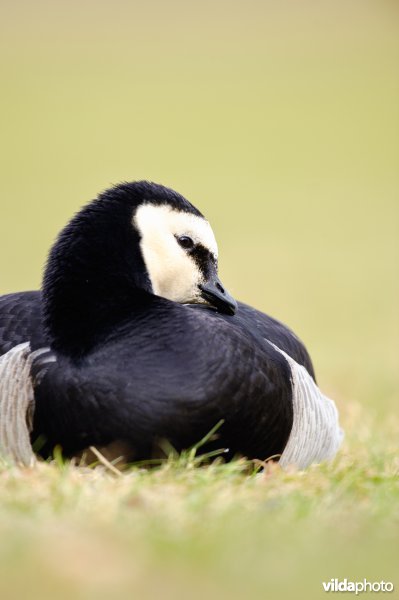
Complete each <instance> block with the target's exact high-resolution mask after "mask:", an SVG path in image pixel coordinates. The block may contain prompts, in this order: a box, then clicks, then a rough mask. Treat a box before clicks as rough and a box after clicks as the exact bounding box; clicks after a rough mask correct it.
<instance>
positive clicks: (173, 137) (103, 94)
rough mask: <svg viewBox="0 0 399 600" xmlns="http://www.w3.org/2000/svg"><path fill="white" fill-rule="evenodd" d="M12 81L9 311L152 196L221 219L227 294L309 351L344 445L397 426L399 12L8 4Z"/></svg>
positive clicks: (1, 281) (2, 208)
mask: <svg viewBox="0 0 399 600" xmlns="http://www.w3.org/2000/svg"><path fill="white" fill-rule="evenodd" d="M0 64H1V94H0V118H1V127H0V132H1V135H0V155H1V177H0V293H7V292H11V291H16V290H24V289H31V288H37V287H38V286H39V285H40V280H41V274H42V268H43V263H44V261H45V258H46V254H47V251H48V249H49V247H50V245H51V243H52V241H53V240H54V237H55V236H56V234H57V232H58V231H59V230H60V228H61V227H62V226H63V225H64V224H65V222H66V221H67V220H68V219H69V218H70V217H71V215H72V214H73V213H74V212H75V211H77V210H78V209H79V207H80V206H81V205H82V204H84V203H85V202H86V201H88V200H89V199H91V198H93V197H95V196H96V194H97V193H98V192H99V191H101V190H102V189H104V188H105V187H107V186H109V185H111V184H113V183H117V182H119V181H121V180H135V179H143V178H147V179H151V180H153V181H156V182H160V183H163V184H165V185H169V186H171V187H173V188H175V189H176V190H178V191H180V192H181V193H183V194H184V195H186V196H187V197H188V198H189V199H190V200H191V201H192V202H193V203H195V204H196V205H197V206H198V207H199V208H200V209H201V210H202V211H203V212H204V213H205V214H206V216H207V217H208V219H209V220H210V221H211V223H212V225H213V227H214V230H215V233H216V236H217V239H218V242H219V247H220V264H221V275H222V279H223V281H224V283H225V285H226V286H227V287H228V288H229V289H230V290H231V292H232V293H233V294H234V295H235V296H236V297H237V298H239V299H241V300H244V301H247V302H248V303H250V304H252V305H254V306H256V307H259V308H260V309H262V310H264V311H267V312H269V313H270V314H272V315H274V316H276V317H278V318H280V319H281V320H283V321H284V322H286V323H288V324H289V325H290V326H291V327H292V328H293V329H294V330H295V331H296V332H297V333H298V334H299V335H300V336H301V337H302V338H303V339H304V341H305V342H306V343H307V345H308V347H309V349H310V351H311V354H312V356H313V359H314V362H315V366H316V371H317V373H318V379H319V382H320V384H321V386H322V388H323V389H324V390H325V391H327V392H328V393H329V394H330V395H332V396H333V397H334V398H335V399H336V400H337V403H338V405H339V407H340V408H341V410H342V413H343V418H344V421H345V424H346V427H347V429H348V428H349V429H350V427H353V428H354V430H356V429H357V428H358V426H359V422H362V423H363V420H364V417H363V415H364V414H367V413H369V414H370V413H371V414H373V413H374V414H375V416H376V417H377V421H376V422H377V423H378V422H379V420H380V421H381V422H382V421H383V420H384V419H386V418H387V417H389V416H390V414H391V413H392V412H396V413H397V400H398V398H397V389H398V372H399V369H398V352H399V350H398V346H399V342H398V340H399V326H398V305H399V302H398V301H399V292H398V266H399V256H398V254H399V251H398V249H399V246H398V221H399V217H398V197H399V175H398V166H399V76H398V73H399V70H398V69H399V5H398V3H397V2H396V1H395V0H331V1H326V0H314V1H310V0H300V1H297V0H288V1H287V0H282V1H274V2H272V1H271V0H264V1H260V0H248V1H246V2H244V1H242V0H241V1H235V0H230V1H227V0H214V1H210V0H203V1H202V2H194V1H191V2H189V1H187V0H186V1H181V2H178V1H176V0H172V1H165V2H163V1H161V0H150V1H147V2H136V1H133V0H132V1H130V2H129V1H127V0H126V1H123V0H113V1H112V2H111V1H104V0H80V1H77V0H69V1H68V2H66V1H62V2H60V1H56V0H53V1H47V2H45V1H43V0H36V1H35V2H31V1H28V0H26V1H20V0H13V1H11V0H3V1H2V2H1V17H0ZM353 401H355V402H357V403H359V405H360V410H359V413H358V417H357V418H352V420H350V419H348V417H347V410H348V409H347V407H348V406H351V405H352V404H351V403H352V402H353ZM349 433H350V432H349ZM349 454H350V453H349ZM354 477H355V475H354ZM326 485H327V484H326ZM353 485H354V484H353ZM384 497H385V496H384ZM381 498H382V496H381ZM351 519H352V517H350V518H349V519H348V521H347V523H346V525H345V527H346V528H347V529H346V530H350V527H349V526H348V523H350V522H351ZM205 520H206V519H205ZM287 527H288V526H287ZM288 528H289V529H290V527H288ZM315 528H316V529H317V525H315ZM361 531H363V530H361ZM348 535H351V534H350V533H348ZM353 535H355V534H353ZM367 535H368V534H366V533H365V530H364V531H363V533H360V534H359V539H358V540H355V541H353V540H352V541H353V546H348V548H349V550H348V552H349V553H350V554H351V556H353V560H354V561H355V558H356V556H357V552H358V551H360V549H363V551H364V553H365V555H367V554H368V553H369V550H370V549H371V548H372V546H373V542H370V546H367V543H366V545H364V542H366V539H367ZM373 535H375V538H373V539H377V538H378V534H377V533H375V531H374V534H373ZM315 539H316V537H314V538H313V541H314V540H315ZM347 539H349V538H345V540H347ZM351 539H352V538H351ZM378 539H379V538H378ZM303 540H304V547H305V546H306V543H305V542H306V536H305V534H304V537H303ZM320 540H321V541H320ZM320 540H319V542H317V541H316V542H315V544H316V546H315V547H316V548H317V547H318V545H317V544H320V547H323V545H324V544H325V543H326V544H328V536H327V535H326V533H325V532H322V533H321V535H320ZM264 541H265V544H266V545H267V539H266V538H265V540H264ZM342 543H343V545H344V546H345V545H346V541H344V542H342ZM376 544H377V542H376ZM378 544H380V545H378ZM378 544H377V545H376V548H377V549H376V553H377V554H378V555H379V550H378V548H380V547H381V548H384V547H385V546H384V544H385V542H384V540H383V538H381V539H380V541H379V542H378ZM370 551H371V550H370ZM284 552H285V551H284ZM316 554H317V552H316ZM339 554H340V551H338V553H337V556H338V555H339ZM295 556H296V554H295V552H294V555H291V560H292V565H294V564H296V562H295V560H294V559H295ZM373 556H374V555H373V554H371V555H370V564H372V563H373V562H374V558H373ZM384 563H385V564H387V563H386V560H385V558H382V554H381V562H378V568H377V567H376V577H377V576H378V575H379V574H383V571H382V566H381V565H382V564H384ZM309 564H310V563H309ZM309 564H307V567H306V568H307V569H308V568H309ZM354 564H355V563H354ZM374 564H376V563H375V562H374ZM352 566H353V565H352ZM283 567H284V561H283V562H281V569H282V578H284V572H285V571H284V568H283ZM298 568H299V567H298ZM300 570H301V569H300ZM304 572H306V573H308V574H309V570H307V571H306V569H305V571H304ZM327 572H328V577H335V576H336V575H335V573H336V571H335V572H333V571H328V569H327ZM341 574H342V575H344V574H345V570H344V569H343V571H342V572H341ZM357 574H358V576H359V577H367V576H368V572H365V570H364V569H363V571H362V569H361V568H360V570H359V571H358V573H357ZM384 574H385V576H387V575H388V576H389V569H388V572H387V573H384ZM391 576H393V573H392V574H391ZM309 577H310V574H309ZM386 578H387V577H386ZM319 579H320V578H319ZM319 579H317V577H316V580H317V586H320V585H321V584H320V581H319ZM314 583H315V582H314V581H313V584H314ZM397 583H398V585H399V582H397ZM312 597H313V596H312Z"/></svg>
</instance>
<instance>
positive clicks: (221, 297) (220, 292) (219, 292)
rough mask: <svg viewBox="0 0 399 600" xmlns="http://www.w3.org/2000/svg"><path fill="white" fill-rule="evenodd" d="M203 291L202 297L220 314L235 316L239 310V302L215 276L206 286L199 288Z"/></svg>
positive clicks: (202, 285)
mask: <svg viewBox="0 0 399 600" xmlns="http://www.w3.org/2000/svg"><path fill="white" fill-rule="evenodd" d="M199 288H200V290H201V296H202V297H203V298H204V300H206V301H207V302H209V304H210V305H211V306H214V307H215V308H216V309H217V310H218V311H219V312H221V313H225V314H226V315H234V314H235V313H236V310H237V302H236V301H235V300H234V298H233V297H232V296H230V294H229V293H228V291H227V290H225V288H224V287H223V285H222V283H221V281H220V279H219V278H218V277H217V276H216V275H213V277H212V278H211V279H210V280H209V281H207V282H206V283H204V284H201V285H200V286H199Z"/></svg>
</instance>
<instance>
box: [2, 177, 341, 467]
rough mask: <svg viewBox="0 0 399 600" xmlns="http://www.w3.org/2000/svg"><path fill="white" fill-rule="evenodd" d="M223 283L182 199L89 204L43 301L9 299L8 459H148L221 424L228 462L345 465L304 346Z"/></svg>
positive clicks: (60, 247)
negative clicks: (103, 454)
mask: <svg viewBox="0 0 399 600" xmlns="http://www.w3.org/2000/svg"><path fill="white" fill-rule="evenodd" d="M217 271H218V248H217V244H216V240H215V237H214V234H213V232H212V229H211V227H210V225H209V223H208V222H207V221H206V220H205V218H204V217H203V215H202V214H201V213H200V212H199V211H198V210H197V209H196V208H195V207H194V206H193V205H192V204H191V203H190V202H188V201H187V200H186V199H185V198H184V197H182V196H181V195H179V194H178V193H176V192H174V191H173V190H170V189H168V188H165V187H163V186H161V185H157V184H154V183H149V182H145V181H143V182H134V183H123V184H121V185H118V186H116V187H114V188H112V189H109V190H107V191H106V192H104V193H102V194H101V195H100V196H99V197H98V198H97V199H95V200H94V201H92V202H90V203H89V204H88V205H87V206H85V207H84V208H83V209H82V210H81V211H80V212H79V213H78V214H77V215H76V216H75V217H74V218H73V219H72V220H71V222H70V223H69V224H68V225H67V226H66V227H65V229H64V230H63V231H62V232H61V234H60V235H59V237H58V239H57V240H56V242H55V244H54V246H53V248H52V249H51V251H50V255H49V258H48V262H47V266H46V269H45V275H44V280H43V286H42V290H41V292H39V291H37V292H26V293H17V294H10V295H7V296H3V297H1V298H0V355H2V356H0V450H2V451H3V453H5V454H7V453H8V455H9V456H11V457H12V458H14V459H15V460H17V462H22V463H25V464H26V463H29V462H32V456H33V455H32V452H31V449H30V443H29V435H28V433H29V432H30V439H31V440H32V441H34V440H35V439H37V438H38V437H39V436H41V437H42V438H43V439H45V444H44V446H43V447H42V449H41V454H42V455H43V456H46V455H48V454H49V453H51V451H52V449H53V448H54V446H55V445H57V444H60V445H61V446H62V448H63V450H64V452H65V453H66V454H67V455H73V454H74V453H76V452H78V451H81V450H82V449H84V448H87V447H89V446H101V447H103V446H106V445H108V444H111V443H112V442H115V441H121V442H123V443H124V444H125V446H126V445H127V446H128V448H129V449H130V452H131V456H130V458H134V459H145V458H148V457H150V456H151V455H152V454H153V452H154V449H156V448H157V446H158V445H159V443H160V440H163V439H167V440H168V441H169V443H170V444H172V446H173V447H174V448H175V449H177V450H181V449H183V448H187V447H189V446H191V445H193V444H195V443H196V442H198V440H200V439H201V438H202V437H203V436H205V435H206V434H207V433H208V432H209V431H210V430H211V429H212V428H213V427H214V426H215V424H216V423H218V422H220V421H221V420H222V421H223V424H222V426H221V427H220V429H219V431H218V437H217V439H216V441H214V442H210V444H212V443H213V444H214V445H215V446H216V447H218V448H226V449H228V451H227V458H229V457H232V456H234V455H236V454H241V455H244V456H247V457H253V458H258V459H263V460H264V459H267V458H269V457H276V456H277V457H281V463H282V464H283V466H286V465H288V464H296V465H297V466H298V467H300V468H302V467H306V466H307V465H308V464H310V463H312V462H315V461H320V460H323V459H329V458H332V457H333V456H334V455H335V453H336V451H337V449H338V447H339V445H340V441H341V437H342V432H341V430H340V428H339V425H338V417H337V411H336V409H335V405H334V403H333V402H332V401H331V400H329V399H328V398H326V397H325V396H323V395H322V394H321V392H320V391H319V389H318V388H317V386H316V383H315V378H314V371H313V366H312V363H311V360H310V358H309V355H308V353H307V351H306V349H305V347H304V346H303V344H302V343H301V341H300V340H299V339H298V338H297V337H296V336H295V335H294V334H293V333H292V331H290V329H288V328H287V327H286V326H285V325H283V324H282V323H280V322H278V321H276V320H275V319H273V318H271V317H269V316H267V315H265V314H263V313H261V312H259V311H257V310H255V309H254V308H251V307H250V306H247V305H246V304H243V303H241V302H236V301H235V300H234V299H233V298H232V297H231V296H230V294H229V293H228V292H227V291H226V289H225V287H224V286H223V285H222V283H221V282H220V280H219V278H218V274H217ZM32 413H33V414H32ZM10 415H11V417H12V415H14V416H13V417H12V419H11V420H12V423H11V424H10V422H9V421H10V418H11V417H10ZM27 415H28V417H29V418H27ZM28 430H29V431H28Z"/></svg>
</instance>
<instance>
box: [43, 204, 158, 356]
mask: <svg viewBox="0 0 399 600" xmlns="http://www.w3.org/2000/svg"><path fill="white" fill-rule="evenodd" d="M132 218H133V217H132V207H131V206H129V204H127V203H123V202H120V203H117V202H115V200H114V201H113V203H112V210H110V205H109V202H107V201H106V200H103V201H101V200H100V201H96V202H94V203H92V204H90V205H88V206H87V207H86V208H85V209H83V211H81V213H79V214H78V215H77V216H76V217H75V218H74V219H73V220H72V221H71V222H70V223H69V225H67V227H66V228H65V229H64V230H63V231H62V233H61V234H60V236H59V238H58V240H57V241H56V243H55V245H54V247H53V248H52V250H51V252H50V256H49V260H48V263H47V268H46V272H45V276H44V282H43V311H44V323H45V327H46V329H47V333H48V336H49V339H50V343H51V345H52V347H53V348H54V349H55V350H57V351H59V352H62V353H64V354H67V355H70V356H73V357H79V356H82V355H84V354H85V353H87V352H88V351H89V350H91V349H92V348H93V347H95V346H96V344H98V343H99V342H100V341H102V340H103V339H104V337H106V336H107V335H108V333H109V332H110V331H111V330H112V329H114V328H115V325H116V324H117V323H119V322H121V321H123V320H125V319H126V318H127V317H128V316H129V315H131V314H132V313H134V311H135V310H137V309H138V308H139V307H140V306H142V305H143V304H144V303H145V302H146V301H148V297H149V294H151V283H150V281H149V278H148V275H147V272H146V269H145V265H144V261H143V258H142V255H141V252H140V246H139V236H138V233H137V231H136V230H135V229H134V227H133V224H132Z"/></svg>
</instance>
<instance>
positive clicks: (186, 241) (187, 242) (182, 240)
mask: <svg viewBox="0 0 399 600" xmlns="http://www.w3.org/2000/svg"><path fill="white" fill-rule="evenodd" d="M177 241H178V243H179V244H180V246H181V247H182V248H185V249H186V250H191V248H194V242H193V240H192V239H191V238H190V237H189V236H188V235H180V236H179V237H177Z"/></svg>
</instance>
